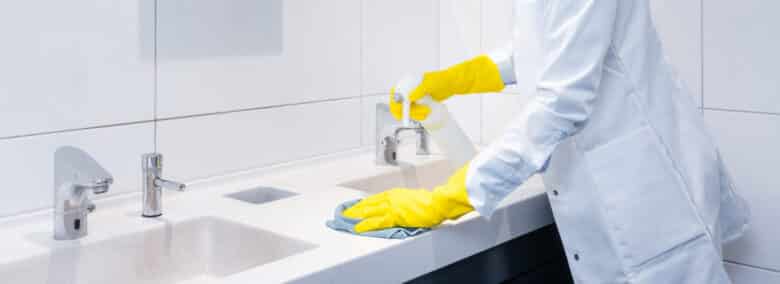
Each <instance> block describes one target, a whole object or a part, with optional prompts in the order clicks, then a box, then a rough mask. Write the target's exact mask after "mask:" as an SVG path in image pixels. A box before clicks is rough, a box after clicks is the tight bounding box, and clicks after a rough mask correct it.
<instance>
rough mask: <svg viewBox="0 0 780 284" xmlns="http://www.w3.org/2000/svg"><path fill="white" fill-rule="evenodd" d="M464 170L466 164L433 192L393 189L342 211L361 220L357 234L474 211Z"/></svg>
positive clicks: (417, 225) (432, 224)
mask: <svg viewBox="0 0 780 284" xmlns="http://www.w3.org/2000/svg"><path fill="white" fill-rule="evenodd" d="M467 171H468V164H467V165H465V166H463V167H462V168H461V169H460V170H458V171H457V172H455V174H454V175H452V176H451V177H450V179H449V180H448V181H447V184H445V185H441V186H438V187H436V188H435V189H434V190H433V191H428V190H425V189H407V188H394V189H390V190H388V191H385V192H382V193H379V194H375V195H372V196H369V197H367V198H365V199H363V200H361V201H360V202H358V203H357V204H355V205H354V206H352V207H350V208H349V209H347V210H344V212H343V213H342V214H343V215H344V217H347V218H352V219H363V220H362V221H360V223H358V224H357V225H356V226H355V231H356V232H358V233H362V232H366V231H375V230H381V229H386V228H391V227H413V228H431V227H435V226H436V225H439V224H441V222H444V220H453V219H457V218H458V217H460V216H462V215H463V214H466V213H469V212H471V211H473V210H474V207H472V206H471V204H469V198H468V193H467V192H466V172H467Z"/></svg>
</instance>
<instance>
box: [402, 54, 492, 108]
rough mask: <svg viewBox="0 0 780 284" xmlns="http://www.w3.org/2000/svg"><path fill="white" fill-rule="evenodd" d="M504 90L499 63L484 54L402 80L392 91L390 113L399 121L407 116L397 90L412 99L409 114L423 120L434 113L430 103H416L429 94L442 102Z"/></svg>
mask: <svg viewBox="0 0 780 284" xmlns="http://www.w3.org/2000/svg"><path fill="white" fill-rule="evenodd" d="M503 89H504V82H503V81H502V79H501V74H500V71H499V70H498V66H497V65H496V64H495V63H494V62H493V60H492V59H490V57H488V56H486V55H481V56H477V57H475V58H473V59H471V60H467V61H464V62H462V63H459V64H456V65H453V66H452V67H449V68H447V69H444V70H440V71H434V72H427V73H425V74H424V75H422V76H415V77H412V78H405V79H403V80H401V82H399V84H397V85H396V86H395V87H394V88H393V89H392V90H390V113H392V114H393V117H395V118H396V119H398V120H400V119H401V117H402V116H403V115H402V110H403V107H402V105H401V103H400V102H397V101H396V100H395V94H396V93H401V94H403V95H404V96H405V97H407V98H408V99H409V100H411V102H412V104H411V109H410V113H409V116H410V117H411V118H412V119H414V120H417V121H420V120H424V119H425V118H426V117H428V114H429V113H430V112H431V110H430V108H428V107H427V106H425V105H421V104H417V103H415V102H417V101H418V100H419V99H421V98H423V97H425V96H430V97H431V98H432V99H433V100H435V101H437V102H442V101H444V100H446V99H448V98H450V97H452V96H453V95H455V94H473V93H485V92H498V91H501V90H503Z"/></svg>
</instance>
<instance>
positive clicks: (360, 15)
mask: <svg viewBox="0 0 780 284" xmlns="http://www.w3.org/2000/svg"><path fill="white" fill-rule="evenodd" d="M357 22H358V62H359V67H358V70H359V72H360V73H359V74H360V75H359V76H358V95H360V129H359V130H358V133H359V134H360V146H363V143H364V142H365V141H363V136H364V134H365V133H364V132H365V129H363V128H364V127H363V123H364V122H365V121H364V120H365V119H366V117H364V113H363V110H364V109H365V105H364V103H365V98H363V28H364V27H363V1H360V2H359V4H358V15H357Z"/></svg>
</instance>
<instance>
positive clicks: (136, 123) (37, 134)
mask: <svg viewBox="0 0 780 284" xmlns="http://www.w3.org/2000/svg"><path fill="white" fill-rule="evenodd" d="M356 99H360V96H351V97H342V98H334V99H323V100H311V101H304V102H296V103H288V104H278V105H269V106H258V107H250V108H242V109H232V110H225V111H217V112H209V113H196V114H189V115H182V116H172V117H165V118H157V119H146V120H137V121H125V122H118V123H111V124H100V125H90V126H84V127H74V128H66V129H57V130H51V131H40V132H31V133H26V134H19V135H9V136H2V137H0V141H3V140H11V139H19V138H27V137H35V136H45V135H54V134H61V133H70V132H78V131H84V130H93V129H103V128H113V127H122V126H128V125H138V124H145V123H151V124H153V125H154V124H156V123H157V122H160V121H169V120H180V119H188V118H197V117H207V116H217V115H225V114H232V113H240V112H250V111H261V110H270V109H276V108H284V107H291V106H301V105H314V104H318V103H328V102H339V101H349V100H356Z"/></svg>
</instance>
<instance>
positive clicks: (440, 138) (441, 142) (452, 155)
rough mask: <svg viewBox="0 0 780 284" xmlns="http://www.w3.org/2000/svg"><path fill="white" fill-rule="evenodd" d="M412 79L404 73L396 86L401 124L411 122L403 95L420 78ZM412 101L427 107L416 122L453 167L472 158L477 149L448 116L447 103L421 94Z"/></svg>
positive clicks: (457, 166)
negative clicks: (425, 112) (421, 117)
mask: <svg viewBox="0 0 780 284" xmlns="http://www.w3.org/2000/svg"><path fill="white" fill-rule="evenodd" d="M414 78H415V77H409V76H407V77H405V78H404V79H402V80H401V81H400V82H399V83H398V85H397V86H396V91H397V92H396V94H397V95H396V98H395V99H396V101H401V104H402V121H401V123H402V124H403V126H404V127H410V126H411V125H412V123H411V118H410V110H411V100H409V99H408V98H407V95H408V94H409V93H411V90H413V88H415V87H416V86H417V85H419V81H420V80H419V79H414ZM415 103H416V104H422V105H426V106H428V107H429V108H430V109H431V112H430V113H429V114H428V117H426V118H425V120H422V121H420V123H421V124H422V126H423V128H425V130H427V131H428V133H430V135H431V137H432V138H433V141H434V142H435V143H436V145H437V146H439V148H440V149H441V151H442V152H444V154H445V155H446V156H447V159H448V160H449V161H450V163H451V164H452V166H453V167H454V168H460V167H462V166H463V165H465V164H466V163H468V162H469V161H471V159H472V158H474V156H475V155H476V154H477V149H476V148H475V147H474V144H472V143H471V141H470V140H469V138H468V136H466V133H465V132H463V129H461V128H460V125H458V123H457V122H456V121H455V120H454V119H453V118H452V115H451V114H450V112H449V111H448V110H447V106H445V105H444V104H442V103H439V102H437V101H435V100H433V99H432V98H431V97H430V96H425V97H423V98H421V99H419V100H417V101H416V102H415Z"/></svg>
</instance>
